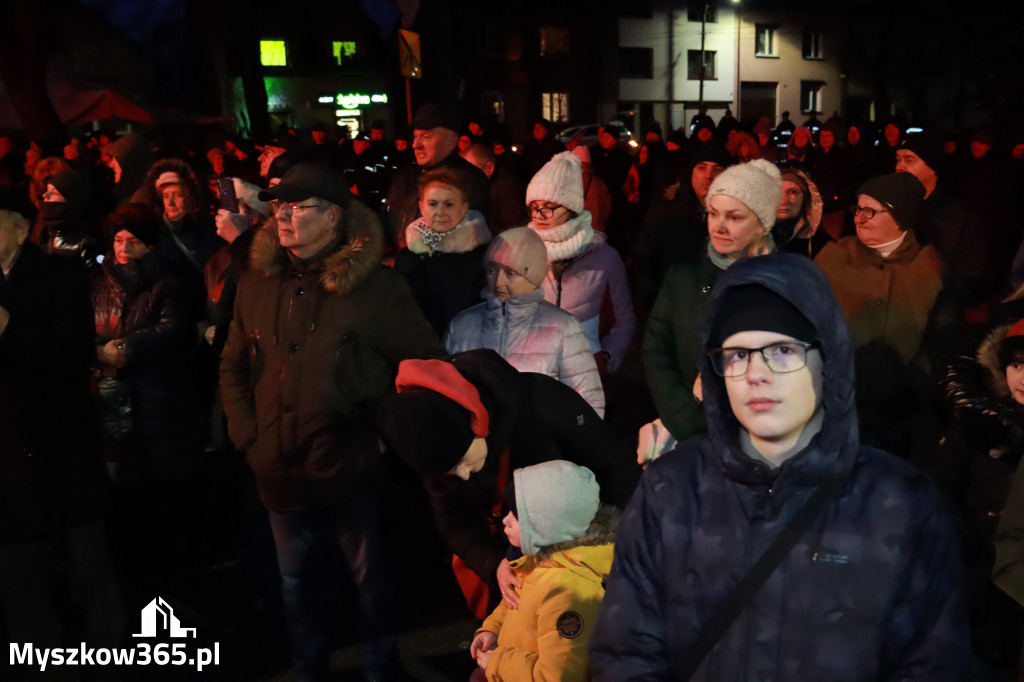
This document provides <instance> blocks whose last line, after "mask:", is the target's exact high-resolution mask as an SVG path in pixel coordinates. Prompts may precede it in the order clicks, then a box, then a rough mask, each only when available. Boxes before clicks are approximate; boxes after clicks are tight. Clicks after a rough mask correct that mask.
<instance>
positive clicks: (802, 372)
mask: <svg viewBox="0 0 1024 682" xmlns="http://www.w3.org/2000/svg"><path fill="white" fill-rule="evenodd" d="M705 311H706V312H705V314H704V318H703V320H702V323H701V343H702V347H703V348H704V350H705V352H706V355H705V356H703V357H701V358H699V359H698V364H699V366H700V371H701V377H702V380H703V388H704V413H705V416H706V418H707V421H708V436H707V437H706V438H704V439H702V440H699V441H696V442H691V443H689V444H686V445H684V446H682V447H681V448H680V449H678V450H676V451H674V452H672V453H670V454H668V455H665V456H664V457H663V458H662V459H660V460H657V461H655V462H654V463H653V464H651V465H650V466H649V467H648V468H647V470H646V471H645V472H644V475H643V477H642V479H641V482H640V485H639V487H638V488H637V490H636V493H635V494H634V495H633V498H632V500H631V501H630V504H629V506H628V507H627V508H626V511H625V512H624V514H623V518H622V522H621V524H620V526H619V530H618V537H617V540H616V546H615V557H614V563H613V565H612V573H611V576H610V577H609V581H608V590H607V593H606V596H605V601H604V604H603V607H602V610H601V616H600V618H599V620H598V625H597V632H596V633H595V635H594V640H593V642H592V645H591V653H592V663H593V671H594V680H598V681H600V680H640V679H643V680H663V679H664V680H667V679H677V678H678V677H679V676H680V675H681V671H682V670H684V669H686V668H688V667H691V666H692V667H693V668H694V669H695V672H694V674H693V675H692V677H690V678H689V679H692V680H698V681H713V680H714V681H720V680H769V679H770V680H773V681H775V682H790V681H797V680H799V682H814V681H821V682H826V681H827V682H837V681H839V680H844V681H845V680H928V681H929V682H937V681H939V680H964V679H967V670H968V669H969V666H970V651H969V639H968V634H967V628H966V618H965V613H964V608H963V602H962V599H961V595H960V593H959V588H960V581H961V576H960V567H959V565H958V558H957V556H958V550H957V547H956V538H955V532H954V529H953V527H952V525H951V522H950V520H949V518H948V517H947V514H946V513H945V510H944V508H943V503H942V502H941V499H940V497H939V494H938V493H937V491H936V489H935V488H934V486H933V485H932V484H931V482H930V481H929V480H928V479H927V478H926V477H925V475H924V474H923V473H921V472H920V471H918V470H917V469H915V468H914V467H913V466H912V465H910V464H908V463H906V462H903V461H901V460H899V459H897V458H896V457H894V456H892V455H889V454H887V453H884V452H881V451H879V450H873V449H870V448H866V447H861V446H860V444H859V439H858V431H857V415H856V408H855V402H854V390H853V385H854V384H853V355H852V349H851V343H850V336H849V332H848V331H847V328H846V324H845V322H844V321H843V316H842V313H841V311H840V309H839V306H838V305H837V303H836V301H835V298H834V297H833V295H832V293H831V290H830V288H829V287H828V283H827V280H826V279H825V277H824V275H823V274H822V272H821V271H820V270H819V269H818V268H817V267H816V266H815V265H813V264H812V263H811V262H810V261H808V260H807V259H806V258H803V257H800V256H796V255H793V254H786V255H775V256H764V257H761V258H750V259H747V260H745V261H741V262H738V263H736V264H735V265H733V266H732V267H731V268H729V270H728V271H726V273H725V274H723V275H722V278H721V279H720V280H719V283H718V284H717V285H716V286H715V289H714V291H713V292H712V293H711V295H710V298H709V300H708V305H707V307H706V309H705ZM836 478H841V481H839V488H838V493H837V494H835V495H834V496H833V497H832V498H831V500H830V501H829V502H828V503H827V505H826V506H825V507H824V510H823V512H822V513H820V514H819V515H818V516H817V517H816V518H815V519H814V521H812V522H811V524H810V525H809V526H808V528H807V530H806V532H804V533H803V535H802V537H801V538H800V540H799V541H798V542H797V543H796V545H795V546H794V547H793V548H792V549H791V550H790V551H789V553H788V555H787V556H786V557H785V558H784V559H783V560H782V562H781V563H780V564H779V565H778V566H777V567H776V568H775V569H774V571H773V572H772V573H771V574H770V576H769V577H768V579H767V581H766V582H765V583H764V584H763V585H762V586H761V587H760V589H758V590H757V592H756V593H755V594H754V596H753V597H752V598H751V599H749V600H748V601H747V602H746V603H745V605H744V607H743V609H742V610H741V611H740V612H739V615H738V616H737V618H736V619H735V620H734V621H733V622H732V623H731V625H730V626H729V627H728V629H726V630H725V632H724V634H723V635H722V636H721V637H720V638H719V639H718V641H717V642H716V643H714V644H713V645H712V646H711V648H710V650H709V651H708V653H707V654H706V655H705V656H704V657H703V658H702V659H701V660H700V661H697V660H684V658H685V656H686V652H687V650H688V648H689V647H690V645H692V644H693V642H694V641H695V640H696V639H697V637H698V636H699V634H700V633H701V632H702V630H703V629H704V628H705V627H707V624H708V620H709V618H710V617H711V616H712V614H714V613H716V612H717V611H718V610H719V609H720V608H721V605H722V604H723V603H724V601H725V600H727V599H728V597H729V595H730V594H731V593H732V591H733V590H734V589H735V587H736V584H737V583H738V582H739V581H740V580H741V579H742V578H743V576H744V575H746V574H747V573H748V572H749V571H750V568H751V567H752V565H753V564H754V563H755V562H756V561H757V560H758V558H759V557H760V556H761V555H762V554H763V553H764V552H765V549H766V547H767V546H768V545H769V544H770V543H771V542H772V541H773V540H774V539H775V537H776V536H777V535H778V534H779V532H780V531H781V530H782V528H783V527H784V526H785V525H786V524H787V522H789V521H791V519H792V518H793V517H794V515H795V514H796V513H797V512H798V511H799V510H800V509H801V508H802V507H803V505H804V504H805V501H806V500H807V499H808V498H809V497H810V495H811V494H812V493H813V492H814V491H815V490H816V489H817V488H818V486H820V485H822V484H824V483H826V482H827V481H830V480H832V479H836ZM691 656H692V658H693V659H696V658H699V656H698V655H696V654H691Z"/></svg>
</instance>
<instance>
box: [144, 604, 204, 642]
mask: <svg viewBox="0 0 1024 682" xmlns="http://www.w3.org/2000/svg"><path fill="white" fill-rule="evenodd" d="M161 633H166V634H167V635H169V636H170V637H192V638H195V636H196V629H195V628H183V627H181V623H180V622H179V621H178V618H177V616H175V615H174V609H173V608H171V605H170V604H168V603H167V602H165V601H164V600H163V599H162V598H161V597H157V598H156V599H154V600H153V601H151V602H149V604H147V605H146V606H145V608H143V609H142V632H140V633H138V634H135V635H132V637H156V636H157V635H158V634H161Z"/></svg>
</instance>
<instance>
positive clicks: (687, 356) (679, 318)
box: [643, 256, 722, 441]
mask: <svg viewBox="0 0 1024 682" xmlns="http://www.w3.org/2000/svg"><path fill="white" fill-rule="evenodd" d="M720 274H722V271H721V270H719V269H718V268H717V267H715V266H714V265H713V264H712V263H711V261H710V260H709V259H708V257H707V256H703V257H701V258H700V260H697V261H693V262H687V263H678V264H676V265H673V266H672V267H671V268H669V270H668V272H666V273H665V279H664V280H663V281H662V284H661V289H660V290H659V291H658V298H657V299H656V300H655V302H654V308H653V309H652V310H651V316H650V318H649V319H648V321H647V331H646V333H645V334H644V345H643V359H644V368H645V370H646V372H647V383H648V385H649V386H650V387H651V394H652V395H653V396H654V405H655V407H656V408H657V409H658V416H659V417H661V421H662V423H663V424H665V426H666V427H668V430H669V431H670V432H671V433H672V435H673V436H674V437H675V439H676V440H678V441H683V440H686V439H687V438H689V437H691V436H694V435H697V434H701V433H704V432H705V431H706V430H707V427H706V426H705V425H704V412H703V410H702V409H701V406H700V403H699V402H697V399H696V398H694V397H693V383H694V381H696V379H697V374H698V372H697V357H698V355H700V339H699V337H698V333H697V332H698V330H699V328H700V316H701V313H702V312H703V311H704V305H705V303H706V302H707V299H708V293H710V291H711V287H712V286H713V285H714V283H715V281H716V280H717V279H718V276H719V275H720Z"/></svg>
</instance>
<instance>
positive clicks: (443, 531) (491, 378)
mask: <svg viewBox="0 0 1024 682" xmlns="http://www.w3.org/2000/svg"><path fill="white" fill-rule="evenodd" d="M450 361H451V362H452V364H453V365H455V368H456V369H458V370H459V372H460V373H461V374H462V375H463V376H464V377H465V378H466V379H467V380H468V381H469V382H470V383H471V384H473V386H475V387H476V388H477V390H478V391H479V392H480V398H481V401H482V402H483V405H484V407H485V409H486V410H487V413H488V415H489V416H490V434H489V435H488V436H487V460H486V462H485V463H484V466H483V469H482V470H481V471H480V472H479V473H476V474H473V475H472V476H471V477H470V479H469V480H468V481H463V480H462V479H460V478H457V477H455V476H439V477H435V478H430V479H427V490H428V493H429V495H430V501H431V506H432V507H433V509H434V519H435V522H436V524H437V528H438V531H439V532H440V535H441V539H442V540H443V541H444V543H445V545H446V546H447V547H448V549H449V550H451V551H452V552H453V553H454V554H456V555H458V556H459V557H460V558H461V559H462V560H463V561H464V562H465V563H466V565H467V566H469V568H470V569H472V570H473V572H474V573H476V574H477V575H478V576H480V577H481V578H482V579H483V580H485V581H488V582H492V581H493V580H494V575H495V571H496V570H497V569H498V564H499V563H500V562H501V560H502V558H504V556H505V550H506V549H507V548H508V540H507V538H506V537H505V534H504V533H503V532H502V531H501V519H500V518H499V519H495V518H493V517H492V511H493V506H494V501H495V495H496V494H497V495H500V494H501V491H499V490H498V483H497V481H498V474H499V469H500V460H501V453H502V452H504V451H505V450H506V449H507V450H508V452H509V469H508V470H509V476H511V472H512V471H514V470H515V469H519V468H521V467H527V466H532V465H534V464H540V463H541V462H548V461H551V460H556V459H564V460H567V461H570V462H572V463H573V464H578V465H580V466H584V467H587V468H588V469H590V470H591V471H593V472H594V476H595V477H596V478H597V483H598V485H599V486H600V487H601V500H602V501H603V502H605V503H607V504H610V505H613V506H615V507H618V508H620V509H621V508H623V507H624V506H625V505H626V503H627V502H628V501H629V498H630V495H632V493H633V489H634V488H635V487H636V482H637V480H638V479H639V477H640V467H639V466H638V465H637V463H636V454H635V452H633V450H632V449H631V448H630V447H629V445H627V444H626V443H624V442H622V441H621V440H620V439H619V438H618V437H617V436H616V434H615V432H614V431H612V430H611V428H610V427H608V426H607V425H606V424H605V423H604V422H603V421H601V418H600V417H598V416H597V413H596V412H594V410H593V408H591V407H590V405H588V404H587V401H585V400H584V399H583V398H581V397H580V396H579V394H578V393H576V391H574V390H573V389H571V388H569V387H568V386H566V385H565V384H563V383H561V382H560V381H558V380H557V379H553V378H551V377H549V376H545V375H543V374H533V373H529V372H525V373H520V372H517V371H516V370H515V369H514V368H513V367H512V366H511V365H510V364H508V363H507V362H505V360H503V359H502V358H501V356H500V355H498V354H497V353H495V352H494V351H492V350H489V349H488V350H485V349H481V350H473V351H467V352H465V353H459V354H457V355H454V356H451V358H450Z"/></svg>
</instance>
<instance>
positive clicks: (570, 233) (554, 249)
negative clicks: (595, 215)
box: [528, 211, 594, 263]
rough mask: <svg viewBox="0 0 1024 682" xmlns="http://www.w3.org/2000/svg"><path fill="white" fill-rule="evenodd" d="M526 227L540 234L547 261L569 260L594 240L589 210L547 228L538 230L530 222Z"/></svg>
mask: <svg viewBox="0 0 1024 682" xmlns="http://www.w3.org/2000/svg"><path fill="white" fill-rule="evenodd" d="M528 227H529V228H530V229H531V230H533V231H534V232H536V233H537V234H538V235H540V238H541V239H543V240H544V246H545V247H546V248H547V250H548V262H549V263H555V262H557V261H560V260H571V259H573V258H576V257H577V256H579V255H581V254H582V253H583V252H584V251H586V250H587V247H589V246H590V243H591V242H592V241H593V240H594V228H593V227H591V225H590V211H583V212H581V213H580V214H579V215H578V216H576V217H575V218H573V219H572V220H567V221H566V222H564V223H562V224H561V225H557V226H555V227H552V228H550V229H548V230H540V229H537V228H536V227H534V225H533V223H532V222H531V223H530V224H529V225H528Z"/></svg>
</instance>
